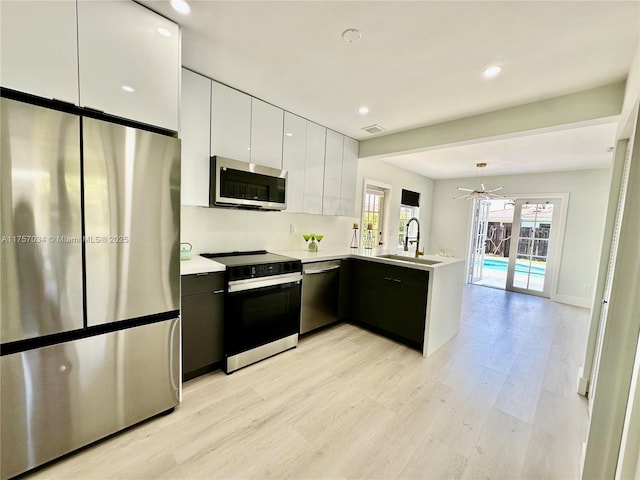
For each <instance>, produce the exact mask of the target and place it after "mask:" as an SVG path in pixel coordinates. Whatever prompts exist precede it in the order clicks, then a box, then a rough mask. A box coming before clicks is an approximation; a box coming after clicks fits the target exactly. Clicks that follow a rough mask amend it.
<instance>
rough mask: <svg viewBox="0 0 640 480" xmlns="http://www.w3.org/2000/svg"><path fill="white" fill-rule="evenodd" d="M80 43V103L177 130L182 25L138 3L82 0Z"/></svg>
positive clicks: (79, 17) (79, 22) (79, 9)
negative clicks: (167, 34) (162, 33)
mask: <svg viewBox="0 0 640 480" xmlns="http://www.w3.org/2000/svg"><path fill="white" fill-rule="evenodd" d="M43 3H46V2H43ZM54 3H55V2H54ZM160 27H162V28H164V29H165V30H166V31H167V32H169V33H170V34H171V35H170V36H169V37H166V36H163V35H160V34H159V33H158V28H160ZM78 46H79V52H78V54H79V62H80V69H79V78H80V105H81V106H83V107H90V108H93V109H96V110H101V111H103V112H105V113H109V114H112V115H117V116H120V117H124V118H128V119H131V120H136V121H139V122H143V123H148V124H150V125H156V126H159V127H163V128H167V129H170V130H175V131H177V130H178V100H179V97H180V63H181V60H180V59H181V57H180V30H179V28H178V25H176V24H175V23H173V22H171V21H169V20H167V19H166V18H164V17H161V16H160V15H157V14H155V13H153V12H151V11H150V10H147V9H146V8H144V7H142V6H141V5H138V4H137V3H134V2H123V1H121V2H87V1H80V2H78ZM132 90H133V91H132Z"/></svg>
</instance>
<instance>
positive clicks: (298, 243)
mask: <svg viewBox="0 0 640 480" xmlns="http://www.w3.org/2000/svg"><path fill="white" fill-rule="evenodd" d="M181 215H182V218H181V225H182V226H181V235H180V237H181V239H180V241H181V242H189V243H190V244H191V245H193V252H194V254H198V253H203V252H230V251H235V250H261V249H264V250H270V251H277V250H299V249H300V250H301V249H305V248H306V243H305V241H304V239H303V238H302V234H303V233H317V234H320V235H324V238H323V239H322V241H321V242H320V245H319V250H323V249H326V250H331V249H337V248H345V247H348V246H349V244H350V243H351V237H352V235H353V230H352V227H353V223H354V222H357V219H356V218H353V217H332V216H322V215H308V214H303V213H286V212H259V211H252V210H236V209H226V208H203V207H187V206H183V207H182V208H181ZM291 224H294V225H296V230H297V231H296V233H295V234H291V233H290V228H291Z"/></svg>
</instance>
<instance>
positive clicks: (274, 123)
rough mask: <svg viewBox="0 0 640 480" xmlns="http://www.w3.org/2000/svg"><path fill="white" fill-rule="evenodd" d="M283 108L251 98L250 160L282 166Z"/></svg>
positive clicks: (273, 166)
mask: <svg viewBox="0 0 640 480" xmlns="http://www.w3.org/2000/svg"><path fill="white" fill-rule="evenodd" d="M283 120H284V110H282V109H281V108H278V107H274V106H273V105H270V104H268V103H266V102H263V101H262V100H258V99H257V98H251V162H252V163H255V164H257V165H264V166H265V167H271V168H277V169H281V168H282V128H283Z"/></svg>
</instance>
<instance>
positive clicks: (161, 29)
mask: <svg viewBox="0 0 640 480" xmlns="http://www.w3.org/2000/svg"><path fill="white" fill-rule="evenodd" d="M156 32H158V35H162V36H163V37H167V38H169V37H170V36H171V30H169V29H168V28H164V27H158V28H156Z"/></svg>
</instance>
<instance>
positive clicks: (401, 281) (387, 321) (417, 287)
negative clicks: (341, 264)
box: [350, 260, 429, 350]
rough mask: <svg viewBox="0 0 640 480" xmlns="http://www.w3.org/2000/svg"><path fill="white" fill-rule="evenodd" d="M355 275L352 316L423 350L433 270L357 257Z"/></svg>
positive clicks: (353, 280)
mask: <svg viewBox="0 0 640 480" xmlns="http://www.w3.org/2000/svg"><path fill="white" fill-rule="evenodd" d="M352 274H353V277H352V282H351V286H352V291H351V292H350V293H351V296H352V297H354V300H355V301H354V303H353V310H352V311H351V312H350V313H351V314H350V317H351V318H352V319H353V320H354V321H355V322H356V323H358V324H360V325H362V326H364V327H367V328H370V329H371V330H373V331H376V332H378V333H382V334H383V335H386V336H388V337H390V338H393V339H395V340H398V341H400V342H402V343H405V344H407V345H409V346H412V347H414V348H417V349H419V350H422V346H423V342H424V326H425V316H426V309H427V287H428V282H429V272H427V271H424V270H414V269H410V268H402V267H396V266H392V265H385V264H382V263H376V262H369V261H360V260H356V261H355V264H354V265H353V272H352Z"/></svg>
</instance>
